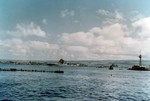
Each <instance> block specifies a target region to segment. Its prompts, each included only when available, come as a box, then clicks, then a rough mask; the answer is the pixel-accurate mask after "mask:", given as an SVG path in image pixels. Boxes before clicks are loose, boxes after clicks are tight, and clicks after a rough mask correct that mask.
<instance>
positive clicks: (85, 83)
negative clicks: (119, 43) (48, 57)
mask: <svg viewBox="0 0 150 101" xmlns="http://www.w3.org/2000/svg"><path fill="white" fill-rule="evenodd" d="M73 62H74V63H82V64H87V65H88V66H86V67H75V66H74V67H71V66H61V67H57V66H51V67H49V66H35V65H32V66H30V65H13V64H0V68H12V67H14V68H18V69H21V68H22V69H37V70H58V69H60V70H64V74H55V73H38V72H19V71H18V72H4V71H0V100H8V101H150V71H132V70H127V68H129V67H130V66H132V65H134V64H138V61H73ZM112 63H115V64H117V65H118V67H114V70H109V69H108V67H109V65H110V64H112ZM143 65H146V66H149V65H150V61H143ZM97 66H103V68H96V67H97Z"/></svg>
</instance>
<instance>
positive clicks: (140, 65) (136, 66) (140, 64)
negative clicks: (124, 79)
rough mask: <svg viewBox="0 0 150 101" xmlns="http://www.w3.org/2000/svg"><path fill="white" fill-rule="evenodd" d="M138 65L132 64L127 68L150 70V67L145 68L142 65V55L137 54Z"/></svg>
mask: <svg viewBox="0 0 150 101" xmlns="http://www.w3.org/2000/svg"><path fill="white" fill-rule="evenodd" d="M139 58H140V60H139V65H134V66H132V68H129V70H139V71H150V68H146V67H144V66H142V55H141V54H140V55H139Z"/></svg>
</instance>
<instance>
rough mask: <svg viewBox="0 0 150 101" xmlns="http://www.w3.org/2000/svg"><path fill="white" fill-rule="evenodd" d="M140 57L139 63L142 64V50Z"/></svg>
mask: <svg viewBox="0 0 150 101" xmlns="http://www.w3.org/2000/svg"><path fill="white" fill-rule="evenodd" d="M139 58H140V61H139V65H140V66H142V55H141V51H140V55H139Z"/></svg>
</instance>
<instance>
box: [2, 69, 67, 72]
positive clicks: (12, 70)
mask: <svg viewBox="0 0 150 101" xmlns="http://www.w3.org/2000/svg"><path fill="white" fill-rule="evenodd" d="M0 71H11V72H17V71H20V72H43V73H44V72H46V73H64V71H62V70H55V71H47V70H27V69H16V68H10V69H2V68H0Z"/></svg>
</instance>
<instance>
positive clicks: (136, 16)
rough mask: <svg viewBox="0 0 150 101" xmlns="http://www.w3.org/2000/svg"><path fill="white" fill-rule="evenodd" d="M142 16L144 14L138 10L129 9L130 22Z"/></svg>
mask: <svg viewBox="0 0 150 101" xmlns="http://www.w3.org/2000/svg"><path fill="white" fill-rule="evenodd" d="M142 18H144V15H143V14H141V13H140V12H139V11H131V18H130V20H131V21H132V22H134V21H137V20H140V19H142Z"/></svg>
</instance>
